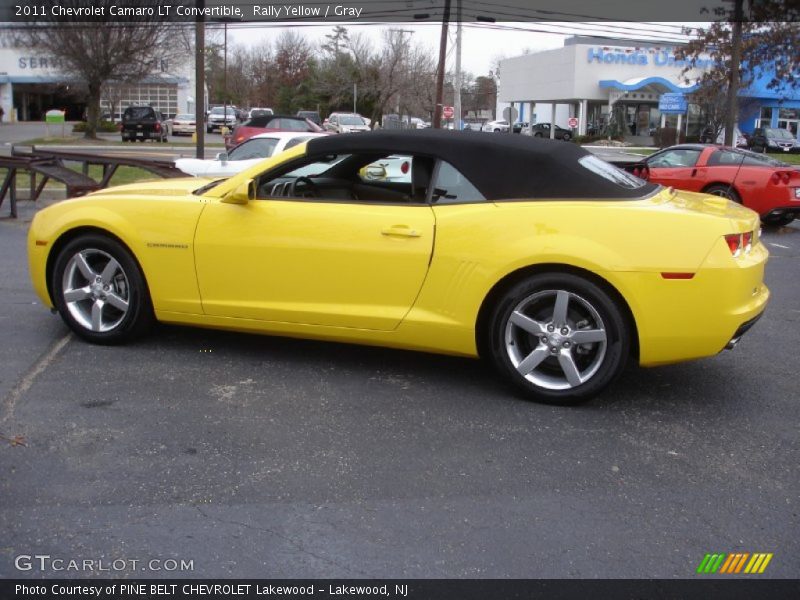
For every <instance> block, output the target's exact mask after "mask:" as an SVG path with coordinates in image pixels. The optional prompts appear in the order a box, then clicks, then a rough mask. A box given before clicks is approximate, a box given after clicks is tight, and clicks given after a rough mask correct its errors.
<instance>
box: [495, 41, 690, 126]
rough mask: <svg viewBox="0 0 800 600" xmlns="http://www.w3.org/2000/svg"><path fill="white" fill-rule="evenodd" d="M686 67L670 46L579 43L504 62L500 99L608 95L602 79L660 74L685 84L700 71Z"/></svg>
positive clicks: (515, 99)
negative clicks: (647, 46) (676, 58)
mask: <svg viewBox="0 0 800 600" xmlns="http://www.w3.org/2000/svg"><path fill="white" fill-rule="evenodd" d="M683 69H684V65H683V64H681V63H680V62H679V61H676V60H675V57H674V53H673V50H672V48H669V47H667V46H664V47H649V48H646V47H642V48H635V47H623V46H613V45H610V46H598V45H595V44H575V45H570V46H564V47H563V48H558V49H556V50H547V51H544V52H537V53H534V54H526V55H523V56H517V57H514V58H509V59H506V60H504V61H502V62H501V63H500V84H499V90H498V101H500V102H506V103H508V102H512V101H526V100H529V101H531V100H532V101H544V102H547V101H553V100H573V99H583V100H607V99H608V89H603V88H600V86H599V82H600V81H602V80H618V81H626V80H629V79H633V78H645V77H661V78H663V79H666V80H668V81H671V82H672V83H675V84H680V85H684V86H685V85H687V84H686V82H685V80H686V79H689V80H690V81H694V79H696V77H697V76H698V75H699V73H700V72H701V70H699V69H693V70H691V71H689V72H687V73H686V74H684V73H683ZM540 120H541V119H540Z"/></svg>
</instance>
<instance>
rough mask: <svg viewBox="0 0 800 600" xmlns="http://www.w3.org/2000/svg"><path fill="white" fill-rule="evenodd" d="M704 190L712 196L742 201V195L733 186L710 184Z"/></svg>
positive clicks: (739, 202)
mask: <svg viewBox="0 0 800 600" xmlns="http://www.w3.org/2000/svg"><path fill="white" fill-rule="evenodd" d="M703 192H704V193H706V194H711V195H712V196H721V197H723V198H727V199H728V200H733V201H734V202H736V203H737V204H741V203H742V197H741V196H739V193H738V192H737V191H736V190H735V189H734V188H733V186H729V185H723V184H715V185H710V186H708V187H707V188H706V189H704V190H703Z"/></svg>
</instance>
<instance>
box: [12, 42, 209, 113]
mask: <svg viewBox="0 0 800 600" xmlns="http://www.w3.org/2000/svg"><path fill="white" fill-rule="evenodd" d="M61 68H62V67H61V61H60V59H59V58H58V57H57V56H56V57H49V56H43V55H39V54H37V53H36V52H34V51H32V50H25V49H20V48H9V47H0V106H2V107H3V110H4V112H5V114H4V117H3V120H4V121H5V122H9V121H11V120H12V115H13V112H14V108H13V92H14V90H13V86H14V84H13V83H12V82H11V81H9V80H16V81H18V82H20V83H39V82H42V83H45V82H59V81H67V80H68V79H69V78H68V77H67V76H66V75H64V74H63V72H62V70H61ZM156 77H167V78H172V81H171V82H170V83H166V82H165V83H163V84H159V83H157V82H156V83H148V84H140V87H147V86H150V87H152V86H160V85H164V86H173V87H174V86H176V83H175V79H177V80H178V83H177V107H176V109H177V112H187V109H189V108H190V107H191V108H192V110H193V107H194V91H195V90H194V88H195V73H194V61H193V60H192V59H191V58H188V59H187V60H184V61H174V60H173V61H161V60H159V61H156V68H155V69H154V73H153V78H154V79H155V78H156ZM129 87H130V86H129ZM104 100H105V98H104Z"/></svg>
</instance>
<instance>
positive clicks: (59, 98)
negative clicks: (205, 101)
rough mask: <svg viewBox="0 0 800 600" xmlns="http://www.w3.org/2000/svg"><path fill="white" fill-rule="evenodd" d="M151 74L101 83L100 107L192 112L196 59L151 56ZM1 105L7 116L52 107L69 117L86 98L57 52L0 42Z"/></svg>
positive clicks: (117, 111)
mask: <svg viewBox="0 0 800 600" xmlns="http://www.w3.org/2000/svg"><path fill="white" fill-rule="evenodd" d="M152 65H153V68H152V71H151V74H150V76H149V77H146V78H145V79H143V80H141V81H138V82H136V83H110V84H108V85H106V86H105V88H104V90H103V96H102V100H101V113H102V114H106V115H108V114H111V112H112V105H113V112H114V116H115V117H116V118H117V119H119V118H121V115H122V112H123V111H124V110H125V108H126V107H128V106H132V105H149V106H152V107H153V108H154V109H155V110H157V111H159V112H162V113H164V114H165V115H167V116H169V117H173V116H175V114H177V113H179V112H194V106H195V104H194V92H195V80H194V62H193V61H182V62H179V61H177V60H174V59H170V60H168V59H154V60H153V61H152ZM0 106H2V107H3V111H4V116H3V120H4V121H5V122H9V121H12V122H13V121H41V120H42V119H43V118H44V114H45V113H46V112H47V111H48V110H51V109H61V110H66V112H67V120H71V121H76V120H80V119H82V118H83V114H84V110H85V108H86V100H85V97H84V96H83V90H82V88H81V86H80V82H78V81H75V79H74V78H73V77H70V76H69V75H67V74H65V73H64V71H63V61H62V59H61V58H60V57H58V56H45V55H41V54H37V53H36V52H34V51H31V50H29V49H23V48H13V47H7V46H5V47H0Z"/></svg>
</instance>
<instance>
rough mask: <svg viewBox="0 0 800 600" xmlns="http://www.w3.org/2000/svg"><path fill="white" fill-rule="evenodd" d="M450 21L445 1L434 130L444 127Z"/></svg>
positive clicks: (447, 2) (434, 108)
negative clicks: (445, 63)
mask: <svg viewBox="0 0 800 600" xmlns="http://www.w3.org/2000/svg"><path fill="white" fill-rule="evenodd" d="M449 21H450V0H445V3H444V16H443V17H442V34H441V37H440V38H439V68H438V70H437V72H436V105H435V106H434V107H433V123H432V125H433V128H434V129H441V127H442V102H443V101H444V59H445V56H446V55H447V25H448V22H449Z"/></svg>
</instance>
